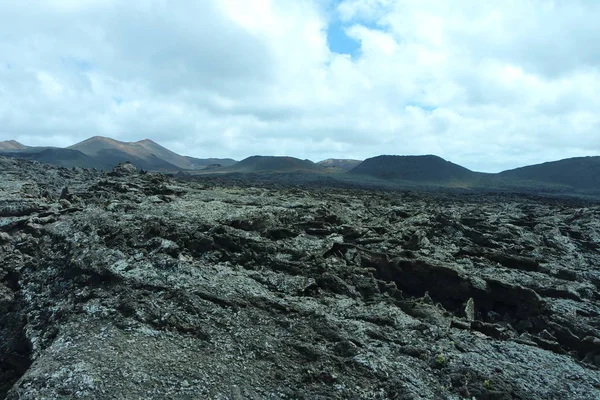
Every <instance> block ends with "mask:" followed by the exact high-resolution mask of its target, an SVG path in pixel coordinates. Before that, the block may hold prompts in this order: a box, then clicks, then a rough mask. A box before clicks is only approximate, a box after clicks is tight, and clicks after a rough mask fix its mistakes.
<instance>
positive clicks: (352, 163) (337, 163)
mask: <svg viewBox="0 0 600 400" xmlns="http://www.w3.org/2000/svg"><path fill="white" fill-rule="evenodd" d="M361 162H362V161H361V160H352V159H340V158H328V159H327V160H323V161H319V162H318V163H317V164H318V165H320V166H322V167H325V168H327V169H329V170H332V171H339V172H347V171H350V170H351V169H352V168H354V167H356V166H357V165H358V164H360V163H361Z"/></svg>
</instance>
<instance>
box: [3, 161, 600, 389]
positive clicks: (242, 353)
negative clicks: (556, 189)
mask: <svg viewBox="0 0 600 400" xmlns="http://www.w3.org/2000/svg"><path fill="white" fill-rule="evenodd" d="M125 169H126V170H127V172H126V173H117V174H112V173H111V174H109V175H108V176H107V175H105V174H102V173H100V172H94V171H91V170H83V169H75V170H73V169H63V168H56V167H48V166H44V165H41V164H32V163H27V162H24V161H20V160H8V159H4V158H2V157H0V178H1V179H0V216H1V217H2V218H0V252H1V255H2V263H0V349H1V351H0V398H4V397H6V398H8V399H10V400H16V399H22V400H26V399H39V398H48V399H59V398H90V399H111V398H173V399H189V398H206V399H219V398H220V399H228V398H233V399H242V398H254V399H263V398H264V399H284V398H287V399H291V398H298V399H319V398H320V399H326V398H334V399H336V398H338V399H346V398H355V399H382V400H383V399H417V398H419V399H457V400H458V399H467V398H468V399H471V398H473V397H476V398H478V399H479V398H482V399H485V398H488V399H521V400H529V399H530V400H533V399H580V400H588V399H594V398H598V397H599V396H600V392H599V391H600V389H599V388H600V375H599V372H598V371H599V370H598V363H599V360H600V339H598V338H600V331H599V327H598V315H600V306H599V301H600V297H598V295H597V289H598V288H599V287H600V275H599V274H598V271H597V266H598V265H599V264H600V253H599V252H598V247H597V246H596V245H597V243H598V242H599V239H600V207H599V206H598V204H596V203H582V202H581V201H579V200H576V199H566V198H555V199H547V198H532V197H519V196H514V195H508V194H485V195H484V194H480V193H469V194H452V193H435V192H428V193H425V192H423V193H419V192H411V193H402V192H395V193H388V192H384V191H381V192H378V191H369V190H362V189H361V190H355V189H353V188H331V187H320V186H318V185H315V186H312V187H306V188H302V187H294V186H287V185H286V184H285V182H284V181H283V180H282V179H281V178H280V177H279V178H277V179H275V180H273V181H265V180H264V177H261V179H262V180H260V181H252V182H244V181H239V180H227V179H224V178H220V177H212V178H206V177H201V178H197V177H192V176H183V175H182V176H179V177H177V179H175V178H174V177H171V176H167V175H163V174H153V173H146V174H135V173H133V172H134V171H133V170H132V169H131V168H129V167H126V168H125ZM31 182H36V185H35V186H34V185H32V184H31ZM65 188H68V190H67V189H65ZM75 193H76V194H77V196H75V195H74V194H75ZM61 197H62V199H60V198H61ZM61 200H62V201H61ZM66 202H69V203H71V205H68V204H66ZM74 205H75V206H74ZM115 366H117V367H115Z"/></svg>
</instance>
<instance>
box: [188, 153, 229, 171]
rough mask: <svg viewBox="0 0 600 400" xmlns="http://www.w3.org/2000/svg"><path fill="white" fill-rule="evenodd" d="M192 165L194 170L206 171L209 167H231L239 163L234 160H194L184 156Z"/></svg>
mask: <svg viewBox="0 0 600 400" xmlns="http://www.w3.org/2000/svg"><path fill="white" fill-rule="evenodd" d="M184 157H185V158H187V159H189V160H190V162H191V163H192V165H193V167H194V168H192V169H205V168H207V167H211V168H214V167H215V166H220V167H229V166H231V165H234V164H236V163H237V161H236V160H234V159H233V158H194V157H188V156H184Z"/></svg>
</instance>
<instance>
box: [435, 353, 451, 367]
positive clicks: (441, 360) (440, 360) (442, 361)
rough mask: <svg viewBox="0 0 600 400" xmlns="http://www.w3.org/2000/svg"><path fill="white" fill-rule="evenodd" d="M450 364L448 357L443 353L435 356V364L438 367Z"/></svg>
mask: <svg viewBox="0 0 600 400" xmlns="http://www.w3.org/2000/svg"><path fill="white" fill-rule="evenodd" d="M447 365H448V358H446V356H445V355H443V354H438V355H437V356H435V366H436V367H437V368H444V367H445V366H447Z"/></svg>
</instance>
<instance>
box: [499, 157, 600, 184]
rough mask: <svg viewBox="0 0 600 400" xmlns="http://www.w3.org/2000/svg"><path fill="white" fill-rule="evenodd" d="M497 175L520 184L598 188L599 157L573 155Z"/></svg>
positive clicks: (599, 177)
mask: <svg viewBox="0 0 600 400" xmlns="http://www.w3.org/2000/svg"><path fill="white" fill-rule="evenodd" d="M498 177H500V178H503V179H505V180H509V181H512V182H519V183H521V184H526V183H527V182H531V183H545V184H552V185H564V186H570V187H572V188H575V189H581V190H600V157H575V158H567V159H564V160H559V161H551V162H546V163H542V164H536V165H530V166H526V167H521V168H516V169H511V170H508V171H503V172H501V173H499V174H498Z"/></svg>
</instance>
